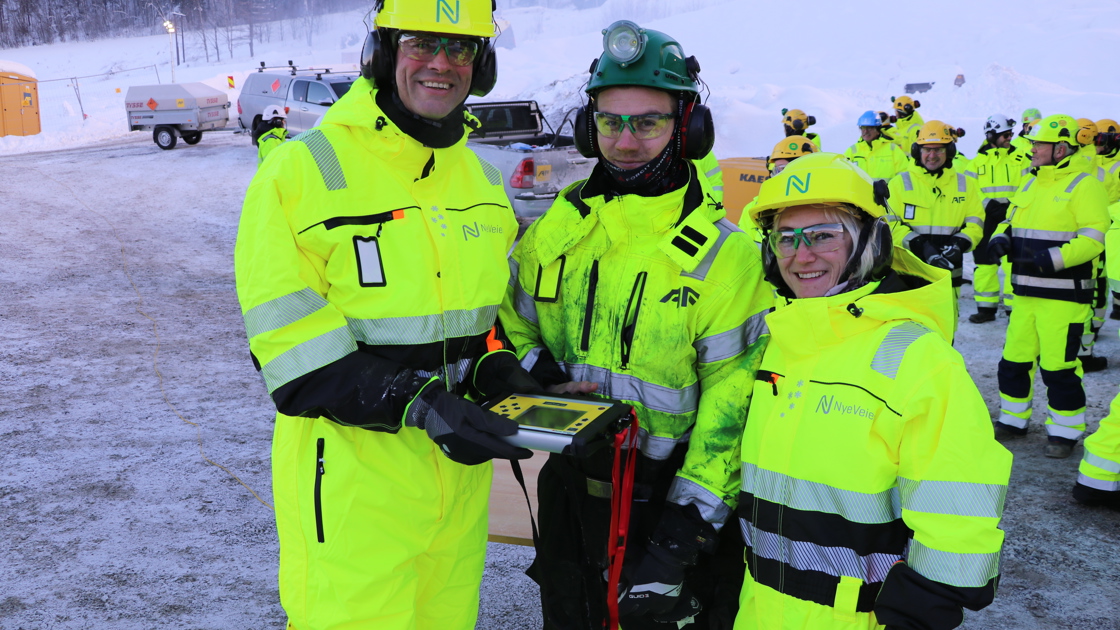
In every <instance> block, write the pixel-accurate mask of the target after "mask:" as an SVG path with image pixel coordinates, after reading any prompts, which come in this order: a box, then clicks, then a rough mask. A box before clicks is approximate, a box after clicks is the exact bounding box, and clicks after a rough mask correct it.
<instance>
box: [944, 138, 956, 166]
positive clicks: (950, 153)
mask: <svg viewBox="0 0 1120 630" xmlns="http://www.w3.org/2000/svg"><path fill="white" fill-rule="evenodd" d="M956 157H957V143H956V142H950V143H949V146H948V147H946V148H945V168H952V166H953V159H954V158H956Z"/></svg>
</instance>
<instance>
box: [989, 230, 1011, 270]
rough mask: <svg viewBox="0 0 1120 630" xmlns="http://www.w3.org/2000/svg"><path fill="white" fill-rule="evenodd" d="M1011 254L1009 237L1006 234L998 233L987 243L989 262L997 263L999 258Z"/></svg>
mask: <svg viewBox="0 0 1120 630" xmlns="http://www.w3.org/2000/svg"><path fill="white" fill-rule="evenodd" d="M1010 253H1011V237H1010V236H1008V235H1007V232H1000V233H999V234H996V235H995V236H993V237H992V238H991V240H989V241H988V255H989V256H990V257H991V260H994V261H996V262H997V263H998V262H999V259H1000V258H1003V257H1004V256H1007V255H1008V254H1010Z"/></svg>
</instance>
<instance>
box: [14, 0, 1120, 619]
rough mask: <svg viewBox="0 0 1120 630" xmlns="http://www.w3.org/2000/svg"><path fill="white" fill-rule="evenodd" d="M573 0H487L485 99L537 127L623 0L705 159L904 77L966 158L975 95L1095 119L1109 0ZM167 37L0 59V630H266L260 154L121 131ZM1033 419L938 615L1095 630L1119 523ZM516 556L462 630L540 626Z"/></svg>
mask: <svg viewBox="0 0 1120 630" xmlns="http://www.w3.org/2000/svg"><path fill="white" fill-rule="evenodd" d="M0 1H2V0H0ZM9 4H11V3H9ZM576 4H577V3H576V2H573V1H571V0H539V1H532V2H530V1H529V0H512V1H501V0H499V2H498V8H499V14H500V16H501V18H502V20H503V21H504V23H508V26H507V28H506V33H505V34H504V35H503V38H504V40H503V42H502V46H501V47H500V48H499V51H498V67H499V80H498V84H497V87H496V88H495V90H494V91H493V92H492V93H491V94H490V95H489V96H487V97H486V99H485V100H511V99H535V100H537V101H538V102H539V103H540V104H541V107H542V109H543V110H544V111H545V113H546V114H547V115H548V118H549V120H550V121H551V123H552V124H553V125H554V126H557V125H559V124H560V121H561V120H562V119H563V118H564V115H565V114H566V113H567V112H568V111H569V110H571V109H572V108H573V107H578V106H579V105H580V103H581V100H580V99H581V96H582V86H583V83H584V82H585V80H586V73H587V67H588V65H589V63H590V61H591V60H592V58H594V57H595V56H597V55H598V54H599V51H600V50H601V40H602V36H601V33H600V31H601V29H602V28H604V27H606V26H607V25H609V24H610V23H611V22H613V21H615V20H618V19H630V20H633V21H635V22H637V23H639V24H641V25H642V26H645V27H648V28H653V29H658V30H662V31H665V32H668V33H670V34H672V35H674V36H675V37H676V38H678V39H679V41H680V42H681V43H682V45H683V46H684V48H685V51H686V52H687V53H688V54H690V55H696V56H697V58H698V59H699V61H700V64H701V67H702V72H701V77H702V78H703V79H704V80H705V82H706V83H707V86H708V88H709V90H710V94H709V95H708V100H707V104H708V105H709V107H711V109H712V111H713V113H714V116H715V122H716V125H717V141H716V147H715V150H716V153H717V155H718V156H719V157H721V158H723V157H735V156H757V155H764V154H766V153H768V152H769V150H770V148H771V147H772V146H773V144H774V143H775V142H776V141H777V140H778V139H779V138H780V136H781V125H780V115H779V112H780V111H781V109H782V108H784V107H788V108H799V109H802V110H804V111H805V112H807V113H808V114H810V115H813V116H814V117H815V118H816V119H817V121H818V122H817V125H816V126H815V127H814V128H813V131H816V132H817V133H819V134H820V135H821V137H822V139H823V146H824V149H825V150H830V151H842V150H843V149H844V148H846V147H847V146H848V145H850V144H851V143H852V142H854V141H855V140H856V139H857V137H858V134H857V130H856V125H855V121H856V119H857V117H858V116H859V114H860V113H862V112H863V111H864V110H867V109H875V110H886V109H888V107H889V103H890V97H891V96H892V95H899V94H901V93H902V92H903V86H904V85H905V84H906V83H914V82H933V86H932V89H930V90H929V91H927V92H924V93H922V94H920V95H915V96H916V97H917V98H918V99H919V100H920V101H921V102H922V107H921V108H920V112H921V113H922V115H923V116H924V117H925V119H926V120H929V119H932V118H937V119H941V120H944V121H946V122H949V123H951V124H953V125H955V126H959V127H963V128H964V129H965V130H966V131H967V135H966V136H965V137H964V138H963V139H962V141H961V143H960V146H961V149H962V150H963V151H964V152H965V153H966V154H968V155H972V154H974V152H975V150H976V148H977V146H978V145H979V143H980V141H981V140H982V137H983V133H982V130H981V126H982V123H983V121H984V119H986V118H987V117H988V116H989V115H991V114H995V113H1004V114H1007V115H1009V116H1012V117H1017V116H1018V114H1019V113H1020V112H1022V110H1023V109H1024V108H1027V107H1037V108H1039V109H1040V110H1041V111H1042V113H1043V114H1044V115H1046V114H1051V113H1059V112H1060V113H1068V114H1071V115H1073V116H1075V117H1088V118H1091V119H1099V118H1104V117H1108V118H1118V117H1120V87H1118V86H1120V70H1118V69H1117V68H1116V67H1115V65H1114V64H1111V63H1109V59H1110V57H1109V56H1108V53H1109V52H1111V51H1112V48H1114V44H1115V42H1116V41H1117V39H1118V35H1120V26H1116V25H1117V24H1120V3H1117V2H1114V1H1111V0H1075V1H1071V2H1067V3H1063V4H1061V5H1058V4H1055V3H1052V2H1042V1H1041V0H1022V1H1020V2H1016V3H1010V2H991V3H976V2H965V1H963V0H946V1H945V2H941V3H937V5H936V6H934V5H926V4H923V5H918V4H917V3H911V4H908V5H883V4H881V3H870V2H864V1H856V2H848V3H842V4H838V3H826V2H820V1H815V0H814V1H812V2H805V3H801V4H796V5H791V4H788V3H786V4H774V3H771V4H762V3H748V2H742V1H741V0H736V1H731V0H723V1H720V0H678V1H675V2H668V1H655V2H654V1H643V0H605V2H581V3H578V4H579V5H580V6H576ZM590 4H595V5H597V6H585V5H590ZM581 7H582V8H581ZM367 10H368V8H367V9H363V10H360V11H350V12H346V13H337V14H329V15H323V16H321V17H319V18H318V19H317V20H315V21H306V20H305V21H304V22H298V21H295V20H291V21H284V22H278V23H276V24H275V25H274V28H272V29H271V30H270V33H271V34H270V38H269V39H268V40H267V41H258V42H255V46H254V54H253V55H252V56H251V55H250V53H249V48H248V45H247V44H246V43H245V42H243V41H241V42H238V43H236V44H235V45H234V46H233V50H232V55H231V54H229V51H228V49H222V51H221V53H222V54H221V61H218V60H217V59H216V58H215V55H214V54H213V51H209V53H207V52H204V49H203V47H202V46H203V42H202V41H201V38H200V37H199V36H198V35H197V34H192V33H191V32H190V31H188V32H186V33H185V34H184V38H183V45H184V53H185V54H184V53H181V54H183V55H184V57H185V59H183V60H182V62H181V64H180V65H178V66H175V67H174V74H175V81H176V82H187V81H200V82H203V83H205V84H207V85H209V86H211V87H214V88H216V89H220V90H222V91H224V92H226V93H227V94H228V95H229V97H230V101H231V102H234V101H235V100H236V98H237V95H238V94H239V91H240V87H241V85H242V83H243V81H244V79H245V77H246V76H247V75H248V74H249V73H250V72H252V71H253V68H254V67H257V66H259V65H260V62H261V61H265V62H266V64H267V65H270V66H272V65H281V64H284V63H285V62H286V61H288V60H289V59H290V60H292V61H293V62H294V63H295V64H296V65H298V66H300V67H311V66H314V67H319V68H322V67H330V68H333V69H336V70H344V69H352V68H354V67H356V62H357V57H358V53H359V51H360V47H361V42H362V39H363V37H364V35H365V30H366V26H365V25H364V24H363V19H366V21H367V22H368V20H369V18H368V16H367V15H366V11H367ZM301 28H303V29H307V28H310V29H311V32H310V33H308V32H305V31H304V30H300V29H301ZM281 34H282V35H281ZM281 37H283V39H281ZM210 46H213V43H212V42H211V44H210ZM208 54H209V57H208ZM174 56H175V51H174V49H173V48H172V47H171V45H170V42H169V37H168V35H167V34H166V33H161V34H152V35H149V36H144V37H132V38H121V39H101V40H95V41H67V42H56V43H50V44H44V45H37V46H27V47H22V48H11V49H0V68H3V69H5V70H11V69H15V70H27V71H30V72H31V73H32V74H33V75H34V76H35V77H36V78H38V79H39V80H40V84H39V99H40V103H41V105H40V109H41V120H42V133H40V134H38V135H33V136H27V137H17V136H7V137H0V216H2V217H3V219H4V220H3V222H2V223H0V291H2V293H3V295H4V296H5V299H4V302H3V305H2V306H0V339H2V343H0V401H2V402H0V438H2V442H0V443H2V445H3V446H2V447H0V448H2V451H0V452H2V453H3V455H4V462H5V465H4V466H3V468H2V469H0V524H2V525H0V527H2V532H3V539H4V541H5V543H4V544H3V546H0V630H16V629H26V630H32V629H36V630H37V629H60V630H61V629H71V628H73V629H76V628H120V629H124V630H132V629H137V630H140V629H149V628H170V627H176V628H199V629H256V628H282V627H284V623H285V620H284V614H283V610H282V609H281V608H280V605H279V601H278V597H277V591H276V553H277V549H276V539H275V530H274V526H273V520H272V512H271V493H270V474H269V449H270V439H271V429H272V415H273V409H272V406H271V403H270V401H269V399H268V397H267V394H266V391H265V388H264V386H263V384H262V383H261V381H260V379H259V377H258V375H257V373H256V372H255V371H254V369H253V367H252V363H251V361H250V359H249V352H248V345H247V343H246V340H245V334H244V327H243V323H242V319H241V313H240V309H239V307H238V304H237V300H236V295H235V293H234V277H233V263H232V256H233V245H234V240H235V237H236V229H237V221H238V216H239V212H240V206H241V200H242V197H243V195H244V191H245V189H246V187H247V186H248V183H249V181H250V179H251V178H252V176H253V174H254V172H255V170H256V151H255V148H254V147H252V146H251V144H250V141H249V138H248V136H247V135H243V134H237V133H233V132H232V131H230V130H227V131H220V132H212V133H207V134H205V135H204V137H203V138H202V140H201V142H199V144H197V145H195V146H186V145H184V144H180V145H179V146H178V147H176V148H175V149H174V150H171V151H162V150H160V149H159V148H158V147H157V146H156V145H155V144H154V143H153V142H152V137H151V134H150V132H129V131H128V130H127V124H126V117H125V108H124V95H125V92H126V91H127V89H128V87H130V86H134V85H148V84H155V83H168V82H171V73H172V64H169V58H170V59H171V60H172V61H173V60H174ZM958 75H963V76H964V78H965V82H964V83H963V84H962V85H960V86H959V87H958V86H956V85H954V79H955V78H956V77H957V76H958ZM230 78H232V83H233V87H232V88H231V87H230V80H231V79H230ZM232 111H233V112H234V113H236V105H234V106H233V109H232ZM231 127H232V128H236V122H235V121H231ZM967 274H968V272H966V275H967ZM971 297H972V296H971V289H970V287H967V286H966V287H965V290H964V294H963V295H962V299H961V305H962V308H961V324H960V332H959V334H958V337H957V342H956V347H957V348H958V350H960V351H961V353H962V354H963V355H964V357H965V360H966V362H967V363H968V366H969V369H970V372H971V373H972V375H973V377H974V378H975V380H976V382H977V384H978V386H979V388H980V390H981V392H983V393H984V395H985V398H986V400H987V402H988V405H989V409H990V410H992V411H993V413H998V406H999V401H998V394H997V387H996V378H995V368H996V363H997V361H998V359H999V355H1000V349H1001V346H1002V343H1003V333H1004V330H1005V328H1006V325H1007V318H1006V317H1004V316H1002V315H1001V316H1000V317H999V318H998V319H997V320H996V321H995V322H992V323H987V324H982V325H975V324H970V323H968V321H967V316H968V315H969V314H971V313H972V312H974V306H973V302H972V299H971ZM1118 324H1120V322H1117V321H1115V320H1108V321H1107V322H1106V324H1105V327H1104V329H1103V331H1102V332H1101V337H1100V341H1099V342H1098V345H1097V354H1099V355H1101V356H1105V357H1108V359H1109V363H1110V366H1109V369H1107V370H1105V371H1102V372H1097V373H1092V374H1088V375H1086V377H1085V384H1086V390H1087V393H1088V399H1089V404H1088V411H1087V416H1088V418H1089V429H1090V431H1092V430H1095V429H1096V426H1097V423H1098V422H1099V420H1100V418H1101V417H1102V416H1103V415H1105V414H1106V413H1107V409H1108V403H1109V402H1110V400H1111V399H1112V397H1113V396H1115V395H1116V393H1117V390H1118V389H1120V339H1118V337H1117V330H1118ZM1042 391H1043V388H1042V387H1041V383H1038V384H1036V392H1038V394H1036V400H1038V398H1037V395H1041V392H1042ZM1037 407H1038V405H1037V404H1036V408H1037ZM1035 422H1036V423H1037V422H1038V420H1037V418H1036V421H1035ZM1043 435H1044V434H1043V432H1042V430H1041V427H1040V426H1038V425H1037V424H1035V425H1034V426H1032V431H1031V434H1030V435H1029V436H1028V437H1027V438H1025V439H1023V440H1018V441H1015V442H1011V443H1008V444H1007V446H1008V448H1009V449H1010V450H1011V451H1012V452H1013V453H1014V454H1015V465H1014V470H1013V473H1012V480H1011V486H1010V489H1009V493H1008V497H1007V503H1006V510H1005V514H1004V520H1003V524H1002V527H1003V529H1004V530H1005V531H1006V533H1007V542H1006V544H1005V547H1004V555H1003V570H1002V581H1001V585H1000V591H999V594H998V596H997V598H996V601H995V603H994V604H993V605H992V606H990V607H989V608H987V609H985V610H984V611H981V612H978V613H969V614H968V616H967V618H966V622H965V625H964V626H963V627H964V628H968V629H970V630H981V629H983V630H989V629H993V630H994V629H996V628H1024V629H1051V628H1069V629H1077V630H1082V629H1088V630H1096V629H1103V630H1117V629H1120V597H1118V594H1120V587H1118V586H1117V585H1118V584H1120V560H1118V554H1117V549H1118V548H1120V547H1118V546H1120V514H1116V513H1108V512H1103V511H1100V510H1091V509H1086V508H1083V507H1080V506H1079V505H1078V504H1076V503H1074V502H1073V500H1072V499H1071V498H1070V496H1069V490H1070V488H1071V486H1072V485H1073V481H1074V478H1075V476H1076V467H1077V460H1078V459H1079V458H1080V456H1081V453H1082V450H1081V448H1080V447H1078V448H1076V449H1075V450H1074V455H1073V457H1071V458H1070V459H1068V460H1052V459H1046V458H1044V457H1043V456H1042V446H1043V443H1044V442H1045V440H1044V437H1043ZM531 557H532V551H531V549H529V548H525V547H518V546H512V545H503V544H496V543H494V544H491V545H490V555H489V557H488V561H487V573H486V577H485V579H484V583H483V593H482V612H481V614H480V618H479V623H478V627H479V628H485V629H506V628H518V629H519V628H527V629H528V628H538V627H540V613H539V605H538V603H537V599H536V592H535V587H534V585H533V583H532V582H531V581H530V580H528V578H526V577H525V576H524V575H523V574H522V572H523V570H524V569H525V567H527V566H528V564H529V562H530V561H531Z"/></svg>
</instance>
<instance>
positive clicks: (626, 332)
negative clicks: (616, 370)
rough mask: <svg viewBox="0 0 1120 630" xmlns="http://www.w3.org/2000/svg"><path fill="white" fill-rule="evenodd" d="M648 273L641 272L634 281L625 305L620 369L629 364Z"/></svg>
mask: <svg viewBox="0 0 1120 630" xmlns="http://www.w3.org/2000/svg"><path fill="white" fill-rule="evenodd" d="M648 275H649V273H648V272H645V271H643V272H641V273H639V274H638V277H637V278H635V279H634V288H633V289H630V301H629V302H627V303H626V317H625V319H623V320H622V353H621V354H622V356H621V358H622V365H621V366H620V367H621V368H622V369H626V366H627V365H629V363H630V348H631V346H633V344H634V329H635V328H637V327H638V311H640V310H641V308H642V294H643V293H645V290H646V276H648Z"/></svg>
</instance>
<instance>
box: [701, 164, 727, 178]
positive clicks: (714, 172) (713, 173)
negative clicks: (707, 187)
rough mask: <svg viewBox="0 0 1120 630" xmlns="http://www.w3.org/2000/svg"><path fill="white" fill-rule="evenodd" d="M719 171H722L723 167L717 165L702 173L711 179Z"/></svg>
mask: <svg viewBox="0 0 1120 630" xmlns="http://www.w3.org/2000/svg"><path fill="white" fill-rule="evenodd" d="M720 172H723V168H722V167H719V166H717V167H715V168H713V169H712V170H710V171H708V172H707V173H704V177H707V178H708V179H711V178H713V177H715V175H716V174H717V173H720Z"/></svg>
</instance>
